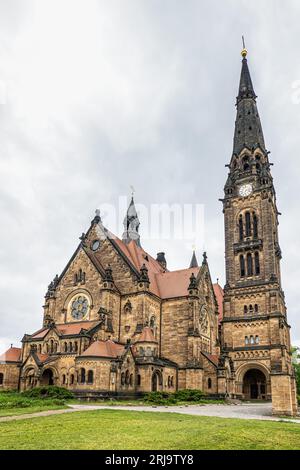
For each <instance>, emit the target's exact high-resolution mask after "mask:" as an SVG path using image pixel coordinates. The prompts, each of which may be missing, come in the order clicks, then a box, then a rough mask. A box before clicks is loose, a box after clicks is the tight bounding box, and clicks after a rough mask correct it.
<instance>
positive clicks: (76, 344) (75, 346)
mask: <svg viewBox="0 0 300 470" xmlns="http://www.w3.org/2000/svg"><path fill="white" fill-rule="evenodd" d="M74 348H75V352H77V351H78V343H77V341H75V343H74Z"/></svg>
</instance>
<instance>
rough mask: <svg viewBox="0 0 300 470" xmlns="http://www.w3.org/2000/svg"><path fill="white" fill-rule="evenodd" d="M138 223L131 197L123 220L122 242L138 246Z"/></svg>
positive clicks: (139, 244)
mask: <svg viewBox="0 0 300 470" xmlns="http://www.w3.org/2000/svg"><path fill="white" fill-rule="evenodd" d="M139 228H140V221H139V217H138V214H137V211H136V208H135V204H134V199H133V196H132V199H131V202H130V205H129V207H128V210H127V213H126V216H125V219H124V233H123V242H124V243H130V242H131V241H132V240H133V241H134V242H135V243H136V244H137V245H138V246H141V243H140V234H139Z"/></svg>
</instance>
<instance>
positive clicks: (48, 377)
mask: <svg viewBox="0 0 300 470" xmlns="http://www.w3.org/2000/svg"><path fill="white" fill-rule="evenodd" d="M41 385H54V376H53V371H52V370H51V369H46V370H45V371H44V372H43V375H42V378H41Z"/></svg>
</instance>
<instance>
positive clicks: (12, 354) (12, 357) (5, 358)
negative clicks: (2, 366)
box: [0, 348, 22, 362]
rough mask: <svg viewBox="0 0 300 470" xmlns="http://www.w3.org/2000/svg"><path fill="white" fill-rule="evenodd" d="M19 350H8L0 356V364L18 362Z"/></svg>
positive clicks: (19, 357)
mask: <svg viewBox="0 0 300 470" xmlns="http://www.w3.org/2000/svg"><path fill="white" fill-rule="evenodd" d="M21 351H22V350H21V348H10V349H8V350H7V351H6V352H5V353H4V354H2V355H1V356H0V362H19V361H20V360H21Z"/></svg>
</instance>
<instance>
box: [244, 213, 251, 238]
mask: <svg viewBox="0 0 300 470" xmlns="http://www.w3.org/2000/svg"><path fill="white" fill-rule="evenodd" d="M245 217H246V237H251V217H250V212H246V216H245Z"/></svg>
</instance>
